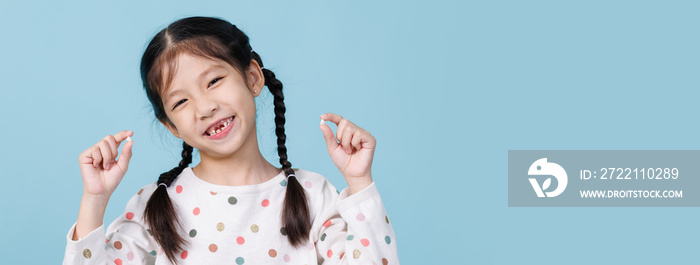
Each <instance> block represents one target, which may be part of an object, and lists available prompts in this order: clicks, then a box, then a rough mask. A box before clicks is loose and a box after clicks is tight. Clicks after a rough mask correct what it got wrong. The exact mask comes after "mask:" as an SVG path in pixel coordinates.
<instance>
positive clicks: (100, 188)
mask: <svg viewBox="0 0 700 265" xmlns="http://www.w3.org/2000/svg"><path fill="white" fill-rule="evenodd" d="M133 134H134V132H132V131H121V132H119V133H117V134H115V135H107V136H105V138H102V140H100V141H99V142H97V143H96V144H95V145H93V146H91V147H90V148H88V149H87V150H85V151H83V152H82V153H81V154H80V157H79V158H78V161H79V163H80V174H81V175H82V176H83V196H95V197H100V198H103V199H105V200H108V199H109V197H110V196H111V195H112V193H113V192H114V190H115V189H116V188H117V186H118V185H119V182H121V180H122V177H124V174H126V170H127V169H128V168H129V160H131V147H132V146H133V145H134V142H132V141H127V142H126V143H125V144H124V147H123V148H122V153H121V155H119V157H117V154H118V151H117V148H118V147H119V145H120V144H121V142H123V141H124V140H126V138H127V137H130V136H132V135H133ZM105 202H106V201H105Z"/></svg>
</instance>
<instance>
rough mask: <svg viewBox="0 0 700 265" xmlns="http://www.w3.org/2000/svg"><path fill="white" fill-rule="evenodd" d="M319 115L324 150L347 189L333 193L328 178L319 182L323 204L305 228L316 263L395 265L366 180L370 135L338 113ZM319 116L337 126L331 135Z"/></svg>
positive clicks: (375, 194) (386, 226)
mask: <svg viewBox="0 0 700 265" xmlns="http://www.w3.org/2000/svg"><path fill="white" fill-rule="evenodd" d="M321 119H322V121H321V125H320V128H321V131H323V136H324V138H325V140H326V145H327V147H328V154H329V155H330V156H331V159H332V160H333V163H334V164H335V165H336V167H338V170H340V172H341V173H342V174H343V176H344V177H345V180H346V181H347V183H348V188H346V189H344V190H343V191H342V192H340V194H338V193H336V191H337V190H336V189H335V187H333V185H332V184H330V182H328V181H327V180H326V183H325V184H324V188H323V197H324V198H323V200H321V201H323V202H329V203H328V204H327V205H323V206H322V207H321V211H320V214H319V215H317V216H316V218H315V220H314V222H313V226H312V228H311V231H312V238H315V239H316V241H315V242H316V249H317V252H318V257H319V262H322V263H323V264H383V265H386V264H399V259H398V251H397V247H396V240H395V239H396V236H395V233H394V229H393V227H392V225H391V223H390V222H389V217H388V215H387V213H386V210H385V208H384V204H383V202H382V199H381V197H380V196H379V191H378V190H377V187H376V185H375V183H374V182H373V181H372V174H371V167H372V159H373V156H374V150H375V147H376V140H375V138H374V137H373V136H372V135H371V134H370V133H369V132H368V131H366V130H364V129H362V128H360V127H358V126H357V125H355V124H353V123H352V122H350V121H348V120H346V119H343V117H341V116H340V115H337V114H333V113H326V114H323V115H321ZM324 120H328V121H331V122H333V123H335V124H336V125H337V126H338V129H337V135H336V136H334V135H333V131H332V130H331V128H330V127H329V126H328V125H326V124H324V122H323V121H324ZM336 137H337V141H336ZM324 204H326V203H324Z"/></svg>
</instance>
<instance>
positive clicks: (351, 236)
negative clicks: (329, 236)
mask: <svg viewBox="0 0 700 265" xmlns="http://www.w3.org/2000/svg"><path fill="white" fill-rule="evenodd" d="M353 238H355V236H353V235H349V236H348V237H347V238H346V239H347V240H348V241H350V240H352V239H353Z"/></svg>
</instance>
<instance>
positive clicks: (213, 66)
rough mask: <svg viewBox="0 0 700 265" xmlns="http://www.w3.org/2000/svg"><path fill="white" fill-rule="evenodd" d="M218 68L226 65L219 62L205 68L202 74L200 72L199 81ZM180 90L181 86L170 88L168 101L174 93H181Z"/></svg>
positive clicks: (166, 95) (166, 97) (167, 94)
mask: <svg viewBox="0 0 700 265" xmlns="http://www.w3.org/2000/svg"><path fill="white" fill-rule="evenodd" d="M217 69H224V67H223V66H221V65H218V64H217V65H212V66H210V67H209V68H207V69H206V70H204V71H203V72H202V73H201V74H199V78H197V81H200V80H202V78H204V77H205V76H207V74H208V73H210V72H213V71H214V70H217ZM180 92H181V91H180V89H179V88H173V89H170V91H168V92H167V93H166V94H165V101H168V100H169V99H170V98H171V97H173V96H174V95H177V94H178V93H180Z"/></svg>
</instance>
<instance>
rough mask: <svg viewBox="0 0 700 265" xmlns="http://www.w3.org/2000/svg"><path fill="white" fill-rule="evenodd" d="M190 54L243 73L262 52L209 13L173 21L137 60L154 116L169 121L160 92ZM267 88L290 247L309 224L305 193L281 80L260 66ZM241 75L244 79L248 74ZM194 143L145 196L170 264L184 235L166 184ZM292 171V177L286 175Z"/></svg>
mask: <svg viewBox="0 0 700 265" xmlns="http://www.w3.org/2000/svg"><path fill="white" fill-rule="evenodd" d="M181 53H188V54H191V55H193V56H201V57H204V58H209V59H218V60H223V61H225V62H227V63H228V64H230V65H231V66H232V67H233V68H234V69H236V70H238V71H240V73H245V72H246V71H247V70H248V67H249V66H250V62H251V60H256V61H257V62H258V64H259V65H260V67H263V62H262V59H261V58H260V55H258V54H257V53H256V52H254V51H253V49H252V47H251V46H250V43H249V40H248V36H246V35H245V34H244V33H243V32H242V31H241V30H240V29H238V28H237V27H236V26H235V25H232V24H231V23H229V22H228V21H225V20H222V19H219V18H212V17H188V18H183V19H180V20H177V21H175V22H173V23H172V24H170V25H169V26H168V27H166V28H165V29H163V30H161V31H160V32H158V33H157V34H156V35H155V36H154V37H153V39H152V40H151V42H150V43H149V44H148V46H147V47H146V50H145V52H144V54H143V57H142V58H141V79H142V80H143V87H144V89H145V91H146V96H147V97H148V100H149V101H150V102H151V105H152V106H153V112H154V114H155V116H156V118H157V119H158V120H159V121H161V122H164V123H168V124H170V125H173V124H172V122H171V121H170V119H169V118H168V117H167V115H166V114H165V110H164V108H163V101H162V99H161V96H160V95H161V93H162V92H164V90H165V89H166V88H167V87H169V86H170V83H171V82H172V80H173V74H172V73H175V72H176V71H175V70H176V68H177V60H176V58H177V56H178V55H179V54H181ZM262 72H263V75H264V77H265V86H267V87H268V89H269V90H270V93H271V94H272V95H273V97H274V100H273V101H274V102H273V103H274V105H275V125H276V129H275V133H276V134H277V152H278V155H279V158H280V164H281V165H282V170H283V171H284V173H285V175H286V176H288V177H289V178H288V181H287V188H286V194H285V198H284V209H283V211H282V217H281V222H282V226H283V227H284V228H285V230H286V231H287V238H288V240H289V242H290V243H291V245H292V246H295V247H297V246H300V245H301V244H302V243H304V242H305V241H306V239H307V238H308V237H309V230H310V226H311V221H310V216H309V207H308V205H307V202H306V194H305V193H304V189H303V188H302V186H301V184H299V181H298V180H297V179H296V177H295V176H294V175H292V174H294V170H293V169H292V163H290V162H289V161H288V160H287V147H286V146H285V141H286V135H285V133H284V123H285V118H284V113H285V110H286V108H285V106H284V95H283V94H282V82H280V81H279V80H277V78H275V74H274V73H273V72H272V71H270V70H269V69H263V70H262ZM243 77H244V78H245V79H247V77H246V75H245V74H243ZM192 151H193V148H192V146H190V145H188V144H187V143H185V142H183V151H182V160H181V161H180V163H179V164H178V166H177V167H175V168H173V169H171V170H170V171H168V172H165V173H163V174H161V175H160V177H159V178H158V184H159V186H158V187H157V188H156V190H155V191H154V192H153V195H151V198H150V199H149V200H148V204H147V205H146V209H145V210H144V218H145V221H146V223H147V224H148V226H150V229H151V232H152V233H153V236H154V238H155V240H156V242H158V244H160V246H161V247H162V248H163V251H164V252H165V254H166V255H167V257H168V259H169V260H170V261H171V262H174V263H177V260H176V257H177V254H178V253H179V252H181V251H182V250H183V247H182V245H183V244H184V243H185V239H184V238H182V237H181V236H180V234H179V233H178V232H177V228H178V226H179V225H180V224H179V221H178V217H177V215H176V214H175V210H174V207H173V204H172V201H171V200H170V196H168V191H167V188H166V187H165V186H164V185H160V184H161V183H164V184H165V185H167V186H170V184H171V183H172V182H173V181H174V180H175V179H176V178H177V177H178V175H180V173H182V170H184V169H185V168H186V167H188V166H189V164H190V163H192ZM290 175H292V176H290Z"/></svg>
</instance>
